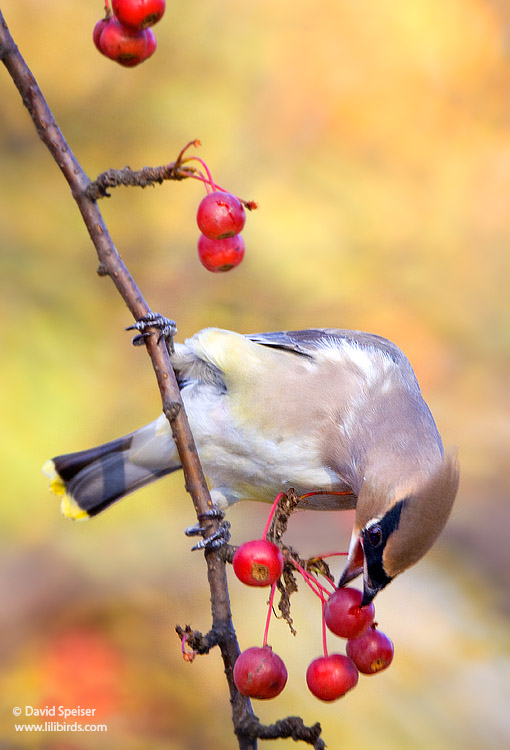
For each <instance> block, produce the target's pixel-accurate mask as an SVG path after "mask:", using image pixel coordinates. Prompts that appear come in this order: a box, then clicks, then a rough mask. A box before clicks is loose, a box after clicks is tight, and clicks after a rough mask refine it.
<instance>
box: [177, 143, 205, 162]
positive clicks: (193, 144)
mask: <svg viewBox="0 0 510 750" xmlns="http://www.w3.org/2000/svg"><path fill="white" fill-rule="evenodd" d="M201 145H202V144H201V143H200V141H199V140H198V138H194V139H193V140H192V141H188V143H187V144H186V145H185V146H183V148H181V150H180V151H179V155H178V156H177V159H176V160H175V162H174V164H175V168H176V169H177V168H178V167H179V166H180V165H181V164H182V157H183V156H184V154H185V153H186V151H187V150H188V149H189V148H191V147H192V146H194V147H195V148H198V147H199V146H201Z"/></svg>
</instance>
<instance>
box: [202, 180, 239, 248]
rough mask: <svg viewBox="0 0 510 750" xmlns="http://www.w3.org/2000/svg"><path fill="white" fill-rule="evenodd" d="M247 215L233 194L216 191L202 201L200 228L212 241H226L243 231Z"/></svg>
mask: <svg viewBox="0 0 510 750" xmlns="http://www.w3.org/2000/svg"><path fill="white" fill-rule="evenodd" d="M245 222H246V213H245V210H244V208H243V204H242V203H241V201H240V200H239V199H238V198H236V197H235V195H232V194H231V193H225V192H223V191H222V190H216V191H215V192H214V193H209V194H208V195H206V196H205V198H203V199H202V200H201V201H200V205H199V207H198V211H197V224H198V228H199V229H200V231H201V232H202V234H205V236H206V237H209V239H211V240H224V239H226V238H227V237H234V235H236V234H239V232H241V231H242V229H243V227H244V224H245Z"/></svg>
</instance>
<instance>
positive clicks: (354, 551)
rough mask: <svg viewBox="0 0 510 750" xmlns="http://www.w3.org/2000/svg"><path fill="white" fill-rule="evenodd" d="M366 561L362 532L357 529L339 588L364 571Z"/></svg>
mask: <svg viewBox="0 0 510 750" xmlns="http://www.w3.org/2000/svg"><path fill="white" fill-rule="evenodd" d="M364 562H365V555H364V554H363V545H362V544H361V534H360V533H359V532H357V531H353V532H352V537H351V543H350V545H349V553H348V556H347V563H346V566H345V568H344V572H343V573H342V575H341V576H340V580H339V581H338V588H340V587H341V586H345V584H346V583H349V581H352V580H353V578H356V576H359V575H360V573H363V565H364Z"/></svg>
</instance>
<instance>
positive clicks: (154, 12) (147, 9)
mask: <svg viewBox="0 0 510 750" xmlns="http://www.w3.org/2000/svg"><path fill="white" fill-rule="evenodd" d="M112 9H113V12H114V14H115V16H116V17H117V18H118V19H119V21H120V22H121V23H122V24H124V26H129V27H130V28H132V29H146V28H147V27H148V26H154V24H155V23H157V22H158V21H159V20H160V18H161V17H162V15H163V13H164V12H165V0H112Z"/></svg>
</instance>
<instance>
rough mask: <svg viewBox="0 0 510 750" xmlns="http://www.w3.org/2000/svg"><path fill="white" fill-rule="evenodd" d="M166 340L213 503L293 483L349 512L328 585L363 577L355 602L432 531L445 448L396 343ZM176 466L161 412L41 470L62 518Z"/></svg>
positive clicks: (220, 335) (448, 504)
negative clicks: (337, 572)
mask: <svg viewBox="0 0 510 750" xmlns="http://www.w3.org/2000/svg"><path fill="white" fill-rule="evenodd" d="M162 320H163V321H165V322H166V323H168V320H167V319H165V318H162ZM149 322H150V321H149ZM135 327H136V325H135ZM161 327H163V325H162V324H160V328H161ZM138 330H141V331H144V328H143V323H142V324H141V327H139V329H138ZM165 330H166V331H168V326H167V328H166V329H165ZM144 335H147V334H146V332H144V333H143V334H142V336H138V337H135V338H138V339H141V338H142V339H143V336H144ZM133 341H134V342H135V343H140V340H138V341H135V340H133ZM172 343H173V342H172ZM169 349H170V350H171V362H172V366H173V369H174V372H175V375H176V378H177V382H178V385H179V388H180V392H181V396H182V400H183V404H184V407H185V410H186V413H187V416H188V419H189V423H190V427H191V430H192V433H193V436H194V439H195V442H196V445H197V450H198V454H199V457H200V461H201V463H202V466H203V469H204V474H205V476H206V479H207V483H208V486H209V488H210V493H211V499H212V501H213V504H214V506H215V507H216V508H218V509H220V510H222V511H224V510H225V509H227V508H228V507H229V506H231V505H232V504H234V503H237V502H238V501H242V500H255V501H262V502H273V500H274V498H275V496H276V495H277V494H278V493H279V492H281V491H284V490H285V489H289V488H293V489H294V491H295V492H296V493H297V495H298V496H300V497H302V496H304V495H308V497H307V498H306V500H304V501H303V504H304V507H306V508H308V509H312V510H318V511H321V510H347V509H355V514H354V524H353V529H352V535H351V539H350V544H349V550H348V554H347V560H346V565H345V568H344V570H343V573H342V574H341V576H340V580H339V583H338V585H339V586H344V585H345V584H347V583H349V582H350V581H352V580H353V579H354V578H356V577H357V576H358V575H361V574H362V575H363V601H362V606H365V605H366V604H368V603H369V602H371V601H372V600H373V599H374V597H375V596H376V595H377V594H378V592H379V591H381V590H382V589H383V588H385V587H386V586H387V585H388V584H389V583H390V581H392V580H393V579H394V578H395V577H396V576H397V575H399V574H400V573H402V572H403V571H405V570H406V569H408V568H409V567H410V566H412V565H414V564H415V563H416V562H418V560H420V559H421V558H422V557H423V555H424V554H425V553H426V552H427V551H428V550H429V548H430V547H431V546H432V544H433V543H434V542H435V541H436V539H437V537H438V536H439V534H440V533H441V531H442V530H443V528H444V526H445V524H446V522H447V520H448V517H449V515H450V511H451V508H452V505H453V502H454V500H455V496H456V494H457V489H458V484H459V462H458V457H457V452H456V450H455V449H454V450H448V451H445V449H444V447H443V443H442V440H441V437H440V434H439V432H438V429H437V427H436V424H435V421H434V418H433V416H432V414H431V411H430V409H429V407H428V406H427V404H426V402H425V400H424V399H423V396H422V394H421V390H420V387H419V384H418V381H417V378H416V376H415V374H414V371H413V369H412V366H411V364H410V362H409V360H408V359H407V357H406V356H405V355H404V353H403V352H402V351H401V350H400V349H399V347H398V346H397V345H396V344H394V343H392V342H391V341H389V340H388V339H386V338H383V337H381V336H379V335H376V334H373V333H365V332H362V331H353V330H344V329H335V328H312V329H307V330H296V331H276V332H269V333H257V334H241V333H236V332H234V331H228V330H225V329H221V328H215V327H209V328H205V329H203V330H201V331H199V332H198V333H196V334H194V335H193V336H191V337H190V338H188V339H186V340H185V342H184V343H178V342H176V343H175V344H173V345H172V346H171V347H169ZM179 468H180V461H179V455H178V453H177V449H176V446H175V443H174V441H173V438H172V434H171V430H170V427H169V424H168V421H167V419H166V417H165V416H164V415H163V414H161V415H160V416H159V417H158V418H157V419H156V420H154V421H153V422H151V423H150V424H147V425H145V426H144V427H141V428H140V429H137V430H135V431H134V432H131V433H130V434H128V435H125V436H124V437H121V438H118V439H116V440H113V441H111V442H108V443H105V444H104V445H101V446H98V447H95V448H91V449H89V450H84V451H79V452H75V453H68V454H64V455H60V456H57V457H55V458H53V459H51V460H50V461H47V462H46V464H45V465H44V466H43V472H44V473H45V474H46V475H47V476H48V477H49V479H50V489H51V490H52V491H53V492H54V493H55V494H59V495H62V499H61V510H62V512H63V513H64V515H66V516H68V517H70V518H73V519H85V518H89V517H91V516H95V515H96V514H98V513H100V512H102V511H103V510H105V509H106V508H107V507H109V506H110V505H112V504H113V503H115V502H116V501H118V500H120V499H121V498H123V497H124V496H125V495H127V494H129V493H131V492H133V491H135V490H137V489H138V488H140V487H143V486H144V485H147V484H149V483H150V482H153V481H154V480H156V479H159V478H160V477H163V476H164V475H166V474H170V473H171V472H174V471H176V470H178V469H179ZM311 493H313V494H311ZM305 503H306V504H305Z"/></svg>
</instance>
